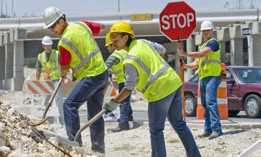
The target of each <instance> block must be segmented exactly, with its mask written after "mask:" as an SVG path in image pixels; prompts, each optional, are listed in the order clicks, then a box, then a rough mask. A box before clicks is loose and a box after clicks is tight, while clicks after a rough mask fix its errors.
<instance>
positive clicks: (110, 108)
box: [103, 100, 120, 114]
mask: <svg viewBox="0 0 261 157" xmlns="http://www.w3.org/2000/svg"><path fill="white" fill-rule="evenodd" d="M119 105H120V103H116V102H114V101H112V100H110V101H109V102H107V103H105V104H104V106H103V109H105V110H106V112H105V113H106V114H107V113H110V112H112V111H114V110H116V108H117V107H118V106H119Z"/></svg>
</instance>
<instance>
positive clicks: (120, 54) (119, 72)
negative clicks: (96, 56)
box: [111, 50, 128, 83]
mask: <svg viewBox="0 0 261 157" xmlns="http://www.w3.org/2000/svg"><path fill="white" fill-rule="evenodd" d="M127 54H128V52H127V51H125V50H120V51H115V52H113V53H112V54H111V55H112V56H114V57H116V58H118V59H119V61H120V62H119V63H118V64H116V65H113V66H112V70H113V74H114V75H115V79H116V81H117V83H122V82H124V73H123V66H122V63H123V60H124V58H125V57H126V56H127Z"/></svg>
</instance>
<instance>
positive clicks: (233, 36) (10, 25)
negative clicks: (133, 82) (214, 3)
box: [0, 9, 261, 90]
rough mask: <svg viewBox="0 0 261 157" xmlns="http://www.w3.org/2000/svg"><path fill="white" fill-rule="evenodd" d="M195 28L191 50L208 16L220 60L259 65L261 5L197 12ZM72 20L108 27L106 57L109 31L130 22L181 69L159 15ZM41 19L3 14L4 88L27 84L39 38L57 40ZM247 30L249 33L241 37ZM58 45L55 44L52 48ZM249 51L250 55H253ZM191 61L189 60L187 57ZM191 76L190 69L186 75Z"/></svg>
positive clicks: (0, 79)
mask: <svg viewBox="0 0 261 157" xmlns="http://www.w3.org/2000/svg"><path fill="white" fill-rule="evenodd" d="M196 18H197V19H196V21H197V28H196V30H195V31H194V33H193V34H192V35H191V36H190V37H189V38H188V39H187V40H186V41H183V45H184V47H185V49H186V50H187V51H195V50H197V49H198V47H199V46H200V45H201V44H202V42H203V39H202V34H201V32H200V31H199V27H200V23H201V22H202V21H204V20H210V21H212V22H213V23H214V25H215V29H216V38H217V39H218V40H219V41H220V42H221V44H222V54H221V61H222V62H224V63H226V64H227V65H254V66H261V61H260V58H261V53H260V49H261V46H260V43H261V18H260V10H259V9H240V10H218V11H198V12H196ZM67 20H68V21H69V22H74V21H79V20H89V21H96V22H101V23H104V24H105V25H106V29H105V31H103V32H102V33H101V35H100V36H99V37H97V38H96V40H97V42H98V44H99V45H100V48H101V50H102V52H103V55H104V58H105V59H106V58H107V56H108V53H107V52H106V51H107V50H106V48H105V47H104V38H105V34H106V33H107V32H109V28H110V26H111V25H112V24H113V23H114V22H115V21H117V20H124V21H126V22H129V23H130V24H131V25H132V27H133V29H134V32H135V35H136V37H137V38H145V39H148V40H151V41H155V42H158V43H161V44H163V45H164V46H165V47H166V49H167V55H166V56H165V59H166V60H167V61H168V62H169V63H170V65H171V66H173V68H175V69H176V70H178V69H179V68H178V66H177V63H178V60H177V57H176V50H177V42H176V41H174V42H172V41H170V40H169V39H168V38H166V37H165V36H164V35H162V33H161V32H160V29H159V13H158V12H157V13H144V14H143V13H141V14H130V13H115V14H110V15H105V14H95V15H86V16H70V15H67ZM43 26H44V23H43V20H42V17H32V18H3V19H0V54H1V55H0V64H1V65H0V89H2V90H21V89H22V86H23V82H24V73H23V68H24V65H25V64H26V65H28V66H32V67H33V66H34V63H35V62H34V61H35V60H36V57H37V55H38V53H41V52H42V51H43V49H42V46H41V39H42V37H43V36H45V35H49V36H51V37H52V38H54V45H56V44H57V42H58V40H59V37H57V36H55V35H53V34H51V33H50V32H49V30H45V29H43ZM242 30H244V31H243V33H244V32H245V31H246V32H247V33H249V31H248V30H250V34H249V35H247V36H243V35H242ZM54 48H55V47H54ZM249 52H250V53H249ZM185 60H186V61H188V62H191V61H192V59H191V58H186V59H185ZM186 74H187V75H186V76H187V77H186V78H189V77H190V75H192V74H193V72H192V71H188V72H187V73H186Z"/></svg>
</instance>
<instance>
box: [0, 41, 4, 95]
mask: <svg viewBox="0 0 261 157" xmlns="http://www.w3.org/2000/svg"><path fill="white" fill-rule="evenodd" d="M4 79H5V47H4V46H0V89H1V90H2V89H4V86H3V81H4Z"/></svg>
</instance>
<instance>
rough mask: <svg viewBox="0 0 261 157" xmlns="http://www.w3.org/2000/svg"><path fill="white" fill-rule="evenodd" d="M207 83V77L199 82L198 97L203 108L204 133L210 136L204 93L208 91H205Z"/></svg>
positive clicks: (208, 116)
mask: <svg viewBox="0 0 261 157" xmlns="http://www.w3.org/2000/svg"><path fill="white" fill-rule="evenodd" d="M208 81H209V77H206V78H203V79H202V80H200V95H201V104H202V106H203V108H204V111H205V112H204V120H205V126H204V132H205V133H207V134H208V135H210V134H211V133H212V129H211V122H210V114H209V110H208V107H207V102H206V93H207V92H209V91H206V88H207V84H208Z"/></svg>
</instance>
